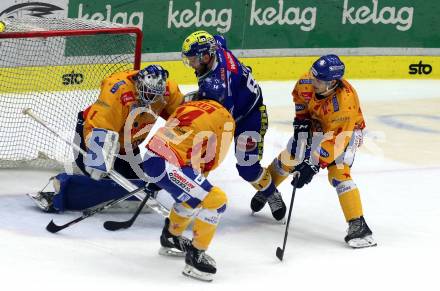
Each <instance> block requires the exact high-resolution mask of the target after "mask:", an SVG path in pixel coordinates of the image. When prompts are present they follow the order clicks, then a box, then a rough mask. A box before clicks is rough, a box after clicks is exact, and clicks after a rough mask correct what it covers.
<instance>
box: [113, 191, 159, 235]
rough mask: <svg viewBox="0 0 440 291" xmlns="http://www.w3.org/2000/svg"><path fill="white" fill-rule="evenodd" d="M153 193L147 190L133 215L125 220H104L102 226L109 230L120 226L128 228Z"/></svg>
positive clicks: (120, 227) (117, 228)
mask: <svg viewBox="0 0 440 291" xmlns="http://www.w3.org/2000/svg"><path fill="white" fill-rule="evenodd" d="M152 194H153V193H152V192H151V191H149V190H147V195H146V196H145V198H144V200H142V202H141V204H140V205H139V207H138V209H136V212H135V213H134V214H133V216H132V217H131V218H130V219H129V220H126V221H112V220H108V221H106V222H104V228H105V229H107V230H110V231H115V230H119V229H122V228H124V229H125V228H129V227H130V226H132V225H133V223H134V221H135V220H136V218H137V217H138V215H139V213H141V211H142V209H143V208H144V206H145V203H147V200H148V199H149V198H150V197H151V195H152Z"/></svg>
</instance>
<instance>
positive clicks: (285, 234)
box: [276, 172, 299, 261]
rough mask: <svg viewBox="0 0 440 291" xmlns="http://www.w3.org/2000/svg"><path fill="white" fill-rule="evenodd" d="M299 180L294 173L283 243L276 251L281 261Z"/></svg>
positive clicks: (297, 174) (297, 175)
mask: <svg viewBox="0 0 440 291" xmlns="http://www.w3.org/2000/svg"><path fill="white" fill-rule="evenodd" d="M298 179H299V173H298V172H295V173H293V181H292V185H293V190H292V199H291V200H290V207H289V214H288V215H287V223H286V230H285V232H284V242H283V248H280V247H278V248H277V251H276V255H277V258H278V259H279V260H280V261H282V260H283V257H284V252H285V251H286V242H287V235H288V234H289V224H290V217H291V216H292V208H293V201H294V200H295V192H296V185H297V183H298Z"/></svg>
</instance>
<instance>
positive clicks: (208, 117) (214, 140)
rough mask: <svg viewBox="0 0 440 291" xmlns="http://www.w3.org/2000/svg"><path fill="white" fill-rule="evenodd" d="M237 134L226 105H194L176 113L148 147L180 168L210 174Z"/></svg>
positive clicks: (206, 101)
mask: <svg viewBox="0 0 440 291" xmlns="http://www.w3.org/2000/svg"><path fill="white" fill-rule="evenodd" d="M234 130H235V122H234V119H233V117H232V116H231V114H230V113H229V112H228V111H227V110H226V109H225V108H224V107H223V106H222V105H220V104H219V103H217V102H216V101H213V100H200V101H192V102H188V103H185V104H183V105H181V106H179V107H178V108H177V109H176V111H174V113H173V114H172V115H171V116H170V118H169V119H168V121H167V123H166V124H165V126H164V127H162V128H160V129H159V130H158V131H157V133H156V134H155V135H154V136H153V137H152V139H151V140H150V142H149V143H148V146H147V147H148V149H149V150H151V151H153V152H154V153H156V154H158V155H159V156H162V157H164V158H165V159H166V160H167V161H169V162H170V163H172V164H174V165H176V166H191V167H193V168H194V169H196V170H198V171H199V172H200V173H204V174H207V173H208V172H209V171H212V170H214V169H215V168H216V167H217V166H218V165H219V164H220V163H221V161H222V160H223V159H224V157H225V156H226V154H227V152H228V149H229V146H230V144H231V142H232V139H233V137H234Z"/></svg>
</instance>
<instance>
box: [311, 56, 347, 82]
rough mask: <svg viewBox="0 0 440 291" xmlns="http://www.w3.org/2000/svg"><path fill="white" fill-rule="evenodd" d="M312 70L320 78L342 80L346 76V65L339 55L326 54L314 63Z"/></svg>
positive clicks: (323, 79) (322, 79)
mask: <svg viewBox="0 0 440 291" xmlns="http://www.w3.org/2000/svg"><path fill="white" fill-rule="evenodd" d="M311 70H312V74H313V76H314V77H315V78H316V79H318V80H321V81H331V80H340V79H342V77H343V76H344V72H345V65H344V63H343V62H342V61H341V60H340V59H339V57H338V56H337V55H325V56H322V57H320V58H319V59H318V60H317V61H315V62H314V63H313V65H312V69H311Z"/></svg>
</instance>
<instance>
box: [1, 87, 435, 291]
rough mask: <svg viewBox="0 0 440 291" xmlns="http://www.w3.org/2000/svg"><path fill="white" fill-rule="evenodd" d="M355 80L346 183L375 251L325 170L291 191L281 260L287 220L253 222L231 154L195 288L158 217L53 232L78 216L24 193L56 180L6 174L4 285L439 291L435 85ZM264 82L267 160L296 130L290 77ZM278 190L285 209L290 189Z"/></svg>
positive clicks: (94, 221)
mask: <svg viewBox="0 0 440 291" xmlns="http://www.w3.org/2000/svg"><path fill="white" fill-rule="evenodd" d="M352 83H353V84H354V86H355V88H357V90H358V93H359V96H360V100H361V103H362V104H363V112H364V115H365V118H366V123H367V128H368V132H367V137H366V140H365V144H364V148H363V149H362V150H361V151H360V152H359V153H358V154H357V158H356V161H355V163H354V165H353V174H352V176H353V179H354V181H355V182H356V184H357V185H358V187H359V189H360V191H361V198H362V202H363V207H364V214H365V218H366V220H367V222H368V224H369V225H370V227H371V229H372V230H373V232H374V237H375V239H376V240H377V242H378V246H377V247H375V248H367V249H360V250H353V249H350V248H348V247H347V246H346V245H345V243H344V241H343V238H344V236H345V231H346V227H347V226H346V223H345V221H344V217H343V214H342V211H341V209H340V206H339V202H338V198H337V194H336V192H335V190H334V189H333V188H332V187H331V186H330V184H329V183H328V181H327V171H326V170H323V171H321V172H320V173H319V174H318V175H317V176H316V177H315V178H314V180H313V181H312V183H311V184H309V185H307V186H306V187H304V188H303V189H300V190H298V191H297V193H296V197H295V204H294V212H293V216H292V222H291V228H290V234H289V239H288V242H287V250H286V254H285V257H284V261H283V262H280V261H278V259H277V258H276V256H275V250H276V248H277V246H281V244H282V240H283V235H284V225H281V224H278V223H276V222H275V221H274V220H273V219H272V217H271V214H270V211H269V209H268V207H267V206H266V208H265V209H264V211H262V212H261V213H258V214H257V215H256V216H251V215H250V208H249V202H250V199H251V197H252V195H253V194H254V190H253V189H252V188H251V186H250V185H248V184H247V183H245V182H244V181H242V180H241V179H240V178H239V177H238V173H237V171H236V169H235V164H234V157H233V156H232V155H231V154H230V155H229V156H228V157H227V159H226V160H225V162H224V163H223V165H222V166H221V167H220V168H219V169H218V170H216V171H215V173H213V174H212V175H211V177H210V179H211V181H212V182H213V183H214V184H216V185H218V186H220V187H222V188H223V189H224V190H225V191H226V193H227V194H228V196H229V208H228V209H227V211H226V213H225V215H224V216H223V217H222V220H221V222H220V226H219V228H218V232H217V234H216V236H215V238H214V241H213V243H212V246H211V248H210V250H209V254H210V255H211V256H213V257H214V258H215V259H216V261H217V267H218V273H217V275H216V277H215V280H214V282H212V283H203V282H198V281H195V280H192V279H189V278H187V277H184V276H183V275H182V274H181V271H182V269H183V266H184V261H183V260H182V259H175V258H165V257H161V256H159V255H158V253H157V250H158V247H159V236H160V232H161V229H162V224H163V221H162V219H161V218H160V217H158V216H157V215H155V214H143V215H141V216H140V217H139V218H138V220H137V221H136V222H135V224H134V226H133V227H131V228H130V229H127V230H122V231H118V232H108V231H106V230H105V229H104V228H103V227H102V223H103V222H104V221H106V220H109V219H113V220H125V219H127V218H128V217H129V216H130V215H131V214H129V213H106V214H98V215H95V216H93V217H90V218H88V219H86V220H84V221H82V222H80V223H78V224H76V225H74V226H72V227H70V228H67V229H65V230H63V231H61V232H60V233H58V234H56V235H54V234H51V233H48V232H47V231H46V230H45V226H46V224H47V223H48V222H49V221H50V220H51V219H54V220H55V222H56V223H58V224H62V223H65V222H67V221H69V220H71V219H73V218H75V217H77V216H79V215H80V214H79V213H74V212H69V213H64V214H58V215H57V214H45V213H42V212H40V211H39V210H38V209H37V208H36V207H34V205H33V204H32V202H31V201H30V200H29V199H28V198H27V197H26V196H25V193H27V192H34V191H37V190H39V189H40V188H41V187H42V186H43V185H44V183H45V182H46V181H47V178H48V177H49V176H51V175H52V174H53V173H50V172H35V171H17V170H1V171H0V290H2V291H6V290H31V291H33V290H58V291H59V290H92V288H93V289H95V290H124V291H131V290H139V291H140V290H145V291H148V290H154V291H157V290H290V291H294V290H350V291H352V290H356V291H358V290H369V291H371V290H399V291H400V290H438V289H437V288H438V285H439V283H438V282H439V279H438V274H439V268H438V263H439V262H440V251H439V245H440V227H439V225H440V187H439V186H438V183H439V181H440V166H439V163H440V93H439V89H440V81H409V80H401V81H354V82H352ZM261 85H262V88H263V93H264V95H265V99H266V103H267V105H268V110H269V118H270V128H269V131H268V133H267V135H266V140H265V153H264V159H263V164H264V165H267V164H268V163H269V162H270V161H271V160H272V159H273V157H274V156H275V155H277V154H278V152H279V151H281V149H282V148H283V147H284V146H285V144H286V143H287V140H288V138H289V133H290V132H291V128H290V123H291V119H292V116H293V105H292V104H291V97H290V91H291V90H292V86H293V82H262V84H261ZM182 89H183V90H182V91H185V92H186V91H188V90H189V89H190V88H189V87H186V86H183V87H182ZM280 191H281V192H282V193H283V197H284V199H285V202H286V204H287V205H288V204H289V202H290V196H291V186H290V184H289V183H288V182H284V183H283V184H282V185H281V186H280ZM161 194H162V195H163V194H164V193H161Z"/></svg>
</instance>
